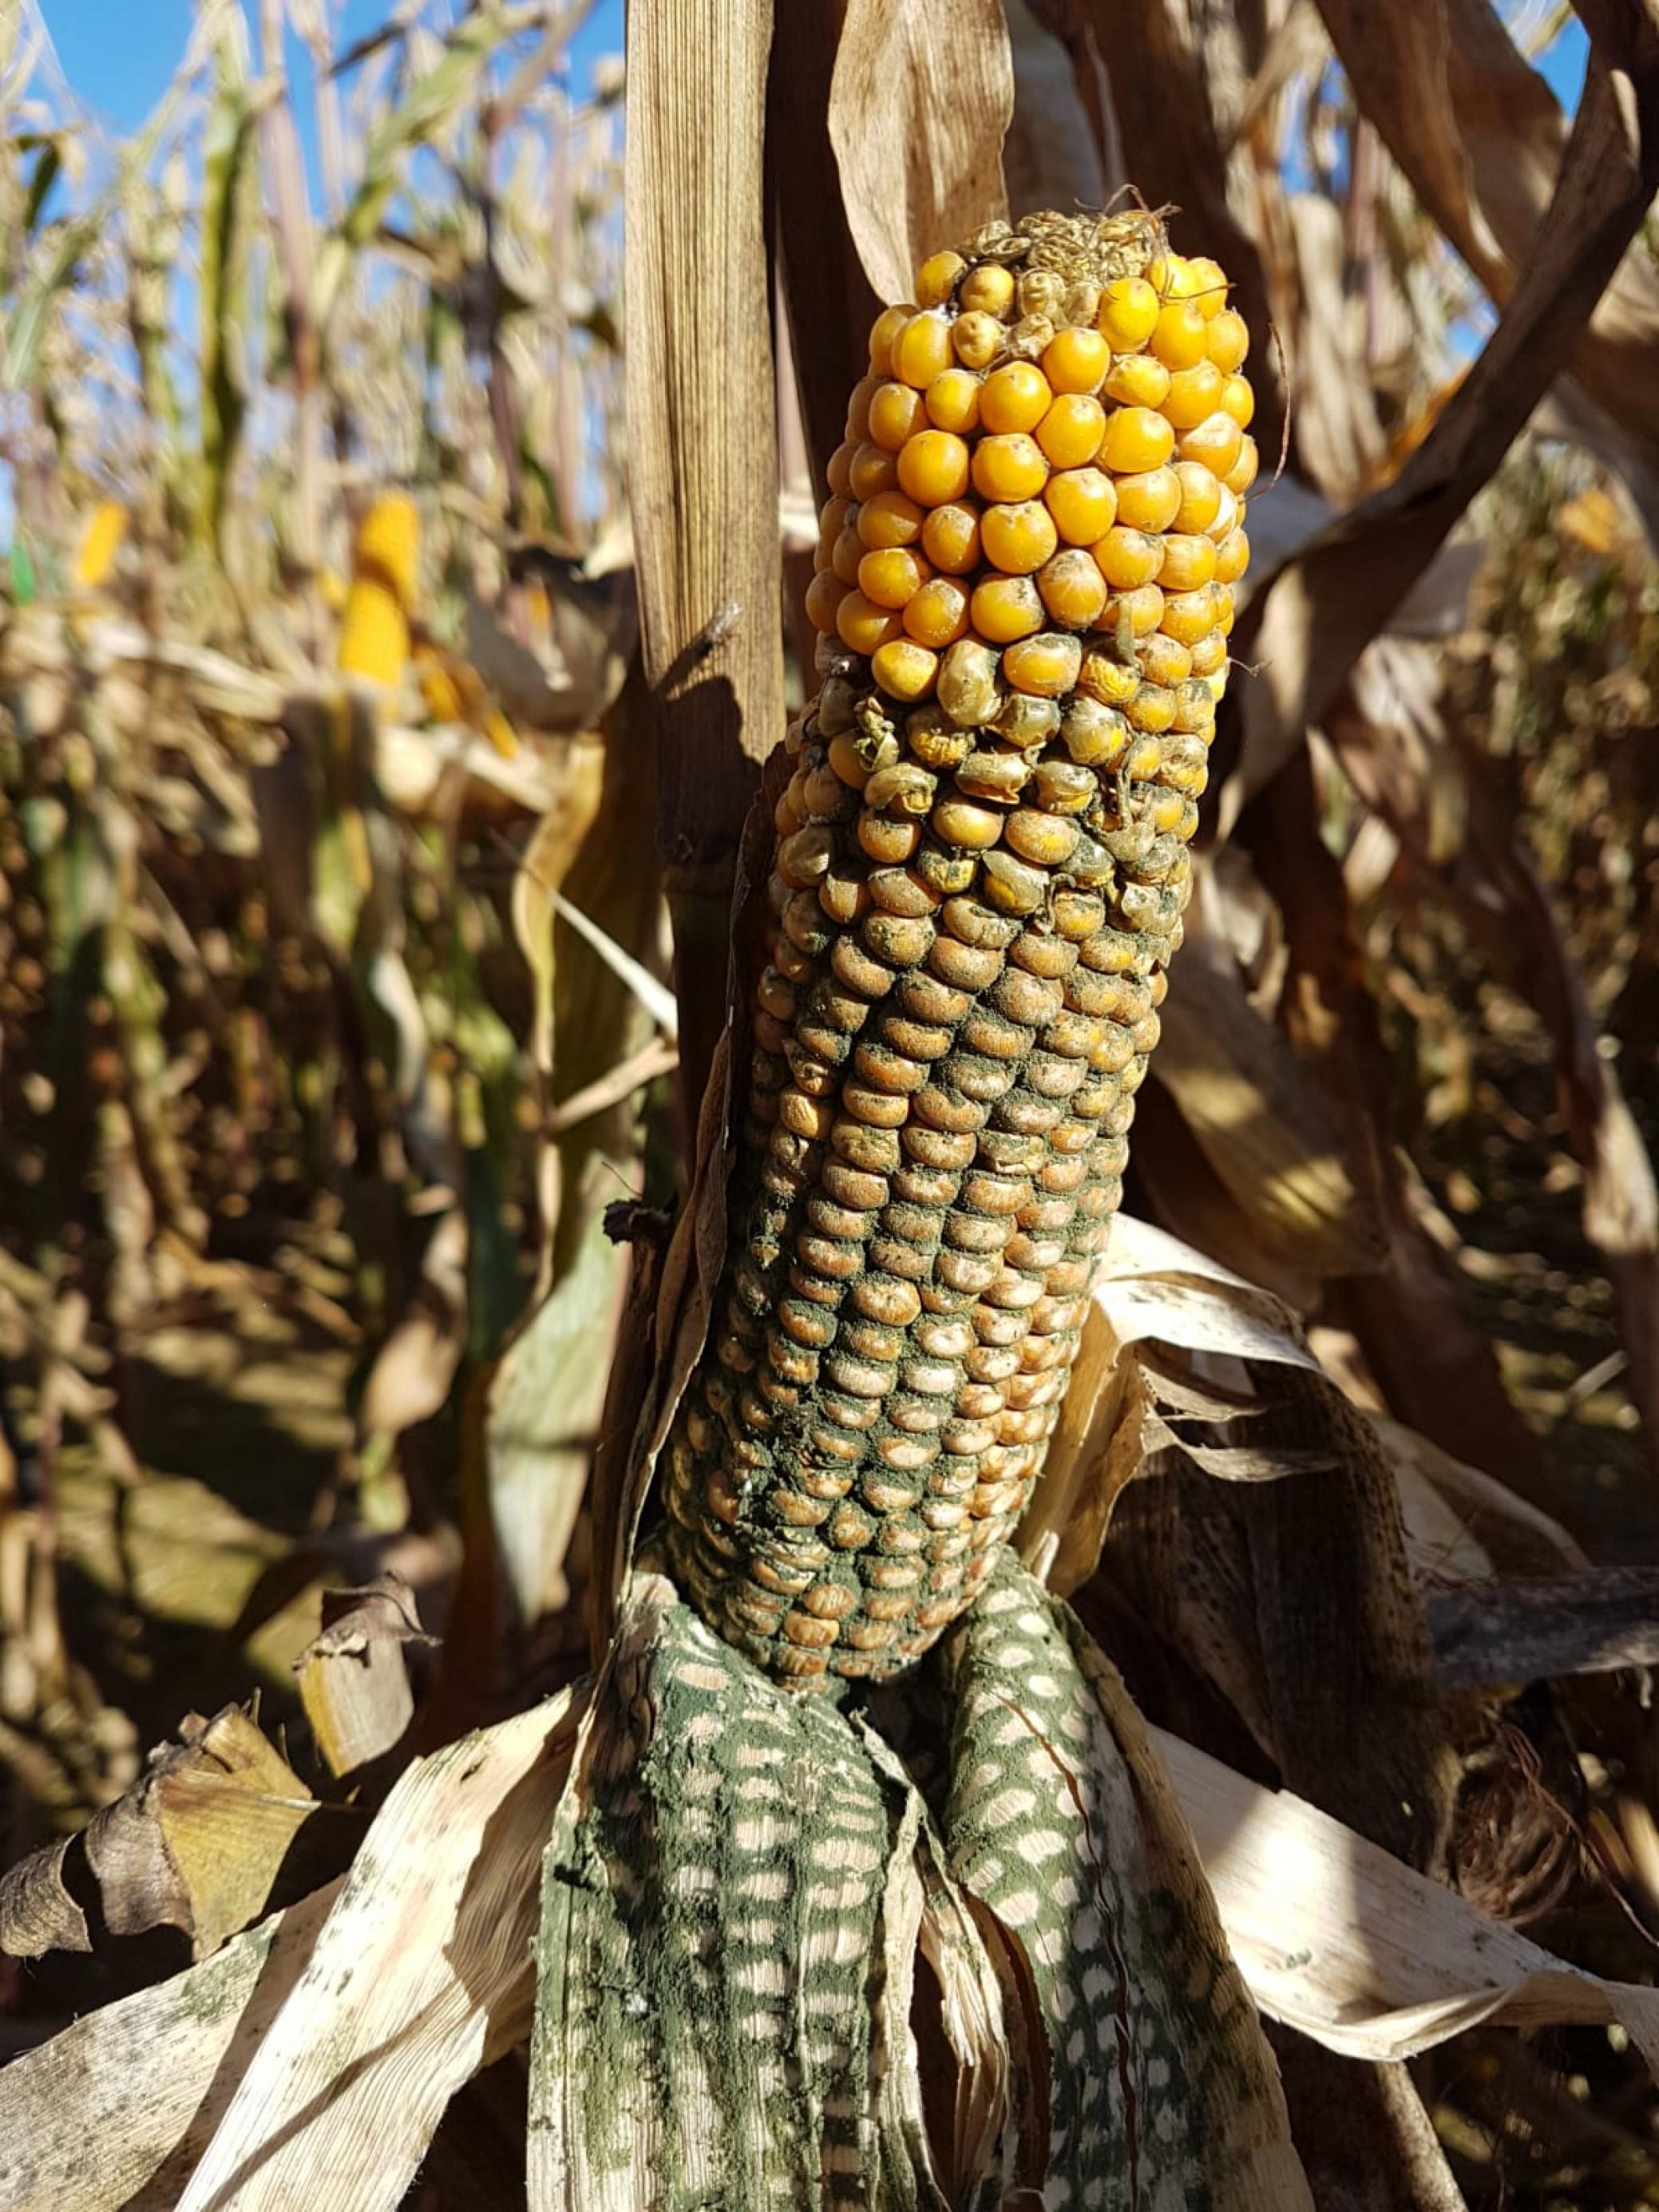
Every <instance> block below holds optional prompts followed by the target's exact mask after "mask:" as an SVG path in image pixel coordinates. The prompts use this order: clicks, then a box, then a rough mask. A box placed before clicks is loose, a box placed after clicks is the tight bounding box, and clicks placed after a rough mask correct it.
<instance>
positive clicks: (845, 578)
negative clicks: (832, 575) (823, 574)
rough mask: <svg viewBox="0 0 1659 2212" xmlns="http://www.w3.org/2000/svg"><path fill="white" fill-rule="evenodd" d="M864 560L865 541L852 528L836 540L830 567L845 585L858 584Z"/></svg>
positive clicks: (830, 557)
mask: <svg viewBox="0 0 1659 2212" xmlns="http://www.w3.org/2000/svg"><path fill="white" fill-rule="evenodd" d="M863 558H864V540H863V539H862V538H860V536H859V534H858V532H857V531H856V530H855V529H853V528H851V527H850V526H849V527H848V528H847V529H845V530H843V531H842V533H841V535H840V537H839V538H836V543H835V545H834V547H833V549H832V550H831V553H830V556H829V565H830V567H831V568H833V569H834V570H835V572H836V574H837V575H838V576H839V577H840V578H841V580H842V583H843V584H848V585H851V584H856V583H857V581H858V580H859V562H860V561H861V560H863Z"/></svg>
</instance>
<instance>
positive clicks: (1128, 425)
mask: <svg viewBox="0 0 1659 2212" xmlns="http://www.w3.org/2000/svg"><path fill="white" fill-rule="evenodd" d="M1174 451H1175V432H1174V431H1173V430H1172V429H1171V428H1170V426H1169V424H1168V423H1167V422H1165V421H1164V417H1163V416H1161V415H1158V414H1154V413H1153V411H1152V409H1151V408H1150V407H1120V408H1119V409H1118V410H1117V412H1116V413H1115V415H1109V416H1107V418H1106V435H1105V437H1104V438H1103V440H1102V441H1101V447H1100V458H1101V459H1102V460H1103V462H1104V463H1105V465H1106V466H1107V467H1108V468H1109V469H1110V470H1112V471H1114V472H1115V474H1116V475H1118V476H1140V475H1143V474H1144V473H1145V472H1146V470H1148V469H1157V468H1162V466H1163V465H1164V462H1165V461H1167V460H1168V459H1169V458H1170V454H1171V453H1173V452H1174ZM854 489H856V485H855V486H854ZM860 496H862V495H860ZM1118 504H1119V507H1120V509H1121V506H1122V495H1121V494H1120V495H1119V501H1118Z"/></svg>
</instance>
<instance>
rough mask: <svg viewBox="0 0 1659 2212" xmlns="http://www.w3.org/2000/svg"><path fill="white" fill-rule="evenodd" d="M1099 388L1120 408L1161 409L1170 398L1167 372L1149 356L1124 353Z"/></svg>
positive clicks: (1114, 363)
mask: <svg viewBox="0 0 1659 2212" xmlns="http://www.w3.org/2000/svg"><path fill="white" fill-rule="evenodd" d="M1101 389H1102V391H1103V393H1104V394H1105V397H1106V398H1108V399H1115V400H1116V402H1117V404H1118V405H1119V406H1120V407H1161V406H1162V405H1163V404H1164V400H1165V399H1166V398H1168V397H1169V392H1170V372H1169V370H1168V369H1167V368H1164V364H1163V362H1161V361H1154V360H1153V358H1152V356H1151V354H1149V353H1126V354H1125V355H1124V356H1122V357H1121V360H1118V361H1115V362H1113V363H1112V373H1111V374H1110V375H1109V377H1108V378H1107V380H1106V381H1105V383H1104V384H1103V386H1102V387H1101Z"/></svg>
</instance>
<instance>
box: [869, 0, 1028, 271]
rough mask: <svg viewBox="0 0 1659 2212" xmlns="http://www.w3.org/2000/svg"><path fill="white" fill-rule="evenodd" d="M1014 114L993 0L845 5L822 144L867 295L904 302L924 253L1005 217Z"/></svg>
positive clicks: (1003, 26)
mask: <svg viewBox="0 0 1659 2212" xmlns="http://www.w3.org/2000/svg"><path fill="white" fill-rule="evenodd" d="M1013 112H1014V71H1013V61H1012V56H1011V54H1010V52H1009V47H1008V27H1007V23H1006V21H1005V19H1004V16H1003V11H1002V6H1001V0H848V9H847V13H846V16H845V19H844V21H843V22H842V33H841V47H840V51H839V52H838V53H837V54H836V73H835V76H834V79H833V80H832V82H831V84H830V88H829V137H830V139H831V141H832V143H833V144H834V146H835V149H836V162H837V164H838V166H839V167H840V170H841V190H842V200H843V202H844V203H845V205H846V209H847V221H848V227H849V228H850V229H851V231H852V234H853V239H854V244H855V245H856V246H857V247H858V250H859V258H860V260H861V261H862V262H863V264H864V270H865V274H866V276H868V277H869V279H870V282H871V283H872V286H873V287H874V289H875V290H876V293H877V295H878V297H880V298H881V299H883V300H888V301H893V300H908V298H909V297H910V287H911V283H912V272H913V271H914V270H915V266H916V264H917V263H918V261H920V260H921V258H923V257H924V256H925V255H927V254H929V253H935V252H939V249H940V248H941V247H942V246H953V245H955V244H957V243H958V242H959V241H960V240H963V239H965V238H969V237H971V236H972V234H974V232H975V231H976V230H977V229H979V228H980V227H981V225H982V224H984V223H987V222H992V221H993V220H994V218H995V217H997V216H1002V215H1006V212H1007V198H1006V194H1005V192H1004V190H1003V183H1002V142H1003V138H1004V137H1005V135H1006V131H1007V129H1008V125H1009V122H1010V119H1011V118H1012V115H1013Z"/></svg>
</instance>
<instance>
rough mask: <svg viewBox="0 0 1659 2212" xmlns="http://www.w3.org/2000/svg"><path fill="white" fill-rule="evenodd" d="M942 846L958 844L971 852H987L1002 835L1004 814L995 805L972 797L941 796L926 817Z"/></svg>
mask: <svg viewBox="0 0 1659 2212" xmlns="http://www.w3.org/2000/svg"><path fill="white" fill-rule="evenodd" d="M928 820H929V822H930V823H931V824H932V827H933V835H934V836H936V837H937V838H938V839H939V842H940V843H941V844H942V845H961V846H963V847H964V848H966V849H967V850H968V851H969V852H970V853H984V852H988V851H989V850H990V848H991V847H992V846H993V845H994V844H995V843H996V842H997V839H998V838H999V837H1000V836H1001V835H1002V823H1003V817H1002V816H1001V815H1000V814H999V813H998V811H997V810H996V809H995V807H994V806H977V805H975V803H974V801H973V800H972V799H940V800H939V804H938V805H936V806H935V807H934V809H933V812H932V814H931V815H930V816H929V817H928Z"/></svg>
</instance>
